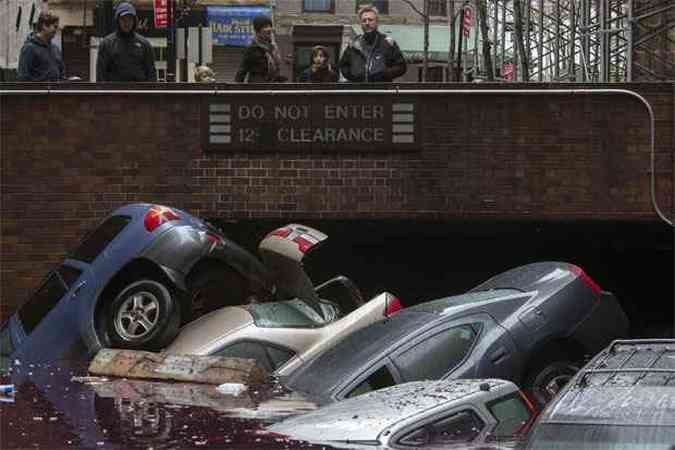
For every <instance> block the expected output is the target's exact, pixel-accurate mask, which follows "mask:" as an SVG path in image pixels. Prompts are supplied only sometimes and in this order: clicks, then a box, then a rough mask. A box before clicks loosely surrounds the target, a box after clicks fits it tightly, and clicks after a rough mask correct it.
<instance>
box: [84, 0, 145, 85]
mask: <svg viewBox="0 0 675 450" xmlns="http://www.w3.org/2000/svg"><path fill="white" fill-rule="evenodd" d="M137 22H138V18H137V17H136V9H135V8H134V7H133V5H132V4H130V3H126V2H123V3H120V4H119V5H117V8H115V23H116V24H117V31H115V32H113V33H110V34H109V35H108V36H106V37H104V38H103V39H102V40H101V43H100V44H99V46H98V57H97V59H96V81H157V73H156V72H155V54H154V52H153V50H152V45H151V44H150V41H148V40H147V39H146V38H144V37H143V36H141V35H140V34H138V33H136V31H135V30H136V25H137Z"/></svg>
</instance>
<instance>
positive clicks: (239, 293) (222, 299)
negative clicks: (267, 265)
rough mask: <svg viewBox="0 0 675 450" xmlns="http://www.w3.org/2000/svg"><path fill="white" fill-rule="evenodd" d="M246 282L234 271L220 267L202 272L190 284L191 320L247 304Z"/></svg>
mask: <svg viewBox="0 0 675 450" xmlns="http://www.w3.org/2000/svg"><path fill="white" fill-rule="evenodd" d="M246 286H247V284H246V280H245V279H244V277H243V276H241V275H240V274H239V273H238V272H236V271H235V270H234V269H232V268H230V267H227V266H224V265H220V266H211V267H209V268H207V269H203V270H200V271H199V272H197V273H196V274H195V275H194V276H192V277H191V278H190V280H189V282H188V291H189V295H190V298H189V300H190V301H189V304H190V308H191V320H194V319H196V318H197V317H199V316H202V315H204V314H206V313H208V312H211V311H213V310H215V309H218V308H221V307H223V306H235V305H241V304H244V303H247V298H248V296H249V294H250V293H249V290H248V289H247V287H246Z"/></svg>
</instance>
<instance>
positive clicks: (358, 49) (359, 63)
mask: <svg viewBox="0 0 675 450" xmlns="http://www.w3.org/2000/svg"><path fill="white" fill-rule="evenodd" d="M359 20H360V21H361V29H362V30H363V34H360V35H358V36H356V37H355V38H354V40H353V41H352V43H351V44H349V46H348V47H347V48H346V49H345V51H344V52H343V53H342V56H341V57H340V62H339V64H338V67H339V69H340V73H342V76H344V77H345V78H346V79H347V80H349V81H355V82H377V81H393V80H394V79H395V78H398V77H400V76H401V75H403V74H404V73H405V72H406V70H407V66H406V63H405V59H404V58H403V54H402V53H401V50H400V49H399V48H398V45H397V44H396V41H394V39H392V38H391V37H389V36H387V35H386V34H383V33H380V32H379V31H377V8H375V7H374V6H370V5H368V6H364V7H362V8H361V9H360V10H359Z"/></svg>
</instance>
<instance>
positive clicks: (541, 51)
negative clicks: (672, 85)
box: [450, 0, 675, 83]
mask: <svg viewBox="0 0 675 450" xmlns="http://www.w3.org/2000/svg"><path fill="white" fill-rule="evenodd" d="M481 2H483V5H484V6H486V8H485V9H486V16H487V21H486V22H487V30H488V35H487V37H485V36H482V39H483V40H487V41H488V42H489V44H490V47H491V55H490V56H491V58H492V61H491V62H492V64H491V65H492V67H493V70H494V77H495V78H496V79H501V80H507V81H539V82H558V81H576V82H589V83H594V82H597V83H605V82H613V81H646V80H650V81H651V80H673V79H675V1H674V0H464V1H457V0H456V1H454V2H453V3H454V10H455V11H461V8H462V6H471V7H473V8H476V9H478V7H479V6H480V3H481ZM516 8H518V10H516ZM450 10H451V11H452V10H453V9H450ZM518 12H520V14H517V13H518ZM518 16H519V17H520V21H519V23H520V27H518V26H517V25H518V22H517V21H516V17H518ZM519 36H520V40H521V41H522V45H517V44H518V42H519V38H518V37H519ZM464 57H465V58H468V61H467V64H466V65H465V67H467V66H468V65H469V64H470V65H471V68H470V72H471V73H472V75H473V77H474V78H475V77H476V76H477V77H479V78H487V74H486V73H485V67H486V66H487V65H488V64H486V62H485V57H484V56H483V55H482V53H481V52H480V51H479V50H478V49H477V48H476V49H475V50H474V52H473V54H471V55H465V56H464Z"/></svg>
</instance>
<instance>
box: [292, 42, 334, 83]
mask: <svg viewBox="0 0 675 450" xmlns="http://www.w3.org/2000/svg"><path fill="white" fill-rule="evenodd" d="M328 59H329V55H328V50H326V47H323V46H321V45H317V46H314V47H312V65H311V66H309V68H308V69H307V70H305V71H304V72H302V74H301V75H300V78H299V79H298V81H300V82H302V83H306V82H309V83H337V81H338V75H337V72H335V71H334V70H333V68H332V67H331V65H330V64H329V63H328Z"/></svg>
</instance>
